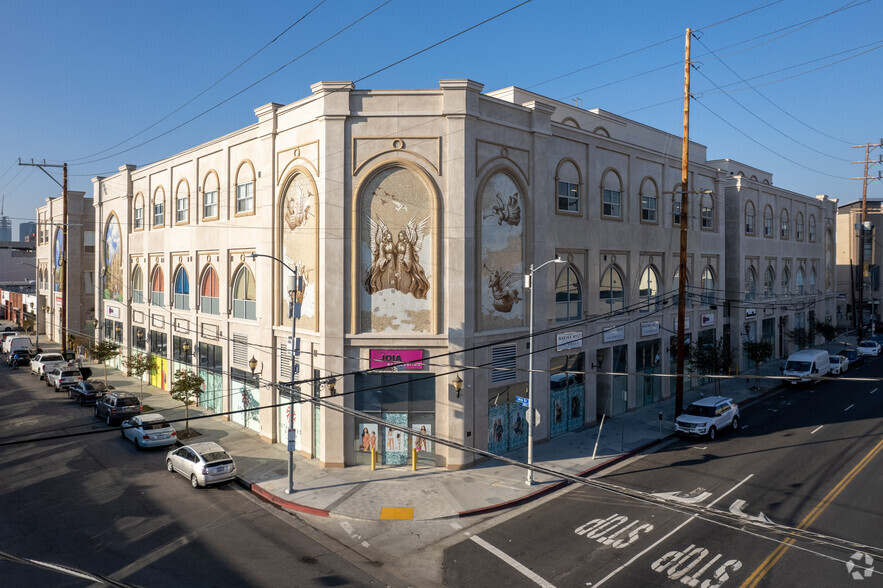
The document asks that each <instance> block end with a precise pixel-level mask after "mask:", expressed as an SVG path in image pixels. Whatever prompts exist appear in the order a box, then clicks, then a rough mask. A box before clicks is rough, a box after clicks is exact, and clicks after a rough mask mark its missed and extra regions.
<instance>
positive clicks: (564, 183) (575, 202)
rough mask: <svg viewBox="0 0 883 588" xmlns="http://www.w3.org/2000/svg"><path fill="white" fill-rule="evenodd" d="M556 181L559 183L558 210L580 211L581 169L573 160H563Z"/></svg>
mask: <svg viewBox="0 0 883 588" xmlns="http://www.w3.org/2000/svg"><path fill="white" fill-rule="evenodd" d="M556 175H557V179H556V183H557V185H558V210H559V211H560V212H579V211H580V202H579V185H580V177H579V170H578V169H577V168H576V166H575V165H574V164H573V162H571V161H563V162H561V164H560V165H559V166H558V173H557V174H556Z"/></svg>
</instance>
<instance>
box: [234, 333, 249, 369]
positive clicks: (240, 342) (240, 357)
mask: <svg viewBox="0 0 883 588" xmlns="http://www.w3.org/2000/svg"><path fill="white" fill-rule="evenodd" d="M233 363H235V364H237V365H243V366H247V365H248V335H243V334H241V333H233Z"/></svg>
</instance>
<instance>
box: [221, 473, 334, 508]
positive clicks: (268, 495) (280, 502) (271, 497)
mask: <svg viewBox="0 0 883 588" xmlns="http://www.w3.org/2000/svg"><path fill="white" fill-rule="evenodd" d="M236 483H237V484H239V485H240V486H242V487H243V488H245V489H246V490H248V491H249V492H251V493H252V494H255V495H256V496H258V497H259V498H262V499H263V500H266V501H267V502H269V503H270V504H275V505H276V506H279V507H282V508H285V509H288V510H293V511H296V512H302V513H305V514H311V515H315V516H317V517H330V516H331V512H329V511H327V510H325V509H323V508H313V507H312V506H304V505H303V504H298V503H296V502H291V501H290V500H285V499H284V498H282V497H280V496H276V495H275V494H273V493H272V492H270V491H268V490H265V489H264V488H261V487H260V486H258V485H257V484H255V483H253V482H249V481H248V480H243V479H242V478H240V477H239V476H236Z"/></svg>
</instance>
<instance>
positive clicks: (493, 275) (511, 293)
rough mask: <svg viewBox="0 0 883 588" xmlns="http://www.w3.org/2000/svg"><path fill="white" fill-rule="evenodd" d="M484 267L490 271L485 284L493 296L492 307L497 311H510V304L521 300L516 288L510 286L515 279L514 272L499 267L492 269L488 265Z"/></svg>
mask: <svg viewBox="0 0 883 588" xmlns="http://www.w3.org/2000/svg"><path fill="white" fill-rule="evenodd" d="M484 269H486V270H487V271H489V272H490V276H488V284H487V285H488V288H490V290H491V294H492V295H493V297H494V309H495V310H497V311H499V312H510V311H511V310H512V306H513V305H514V304H515V303H516V302H518V301H519V300H521V297H520V296H519V295H518V289H517V288H513V287H512V286H513V284H514V283H515V279H516V278H515V274H514V273H512V272H509V271H503V270H499V269H496V270H492V269H491V268H489V267H488V266H484Z"/></svg>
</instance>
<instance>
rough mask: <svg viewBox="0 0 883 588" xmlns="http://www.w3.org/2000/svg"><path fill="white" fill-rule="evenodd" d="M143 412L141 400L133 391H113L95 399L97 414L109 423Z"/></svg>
mask: <svg viewBox="0 0 883 588" xmlns="http://www.w3.org/2000/svg"><path fill="white" fill-rule="evenodd" d="M139 414H141V401H140V400H138V397H137V396H135V395H134V394H132V393H131V392H111V393H110V394H105V395H104V396H102V397H101V398H98V399H96V400H95V416H96V417H98V418H104V420H105V422H106V423H107V424H108V425H112V424H114V423H118V422H120V421H122V420H124V419H127V418H129V417H133V416H136V415H139Z"/></svg>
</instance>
